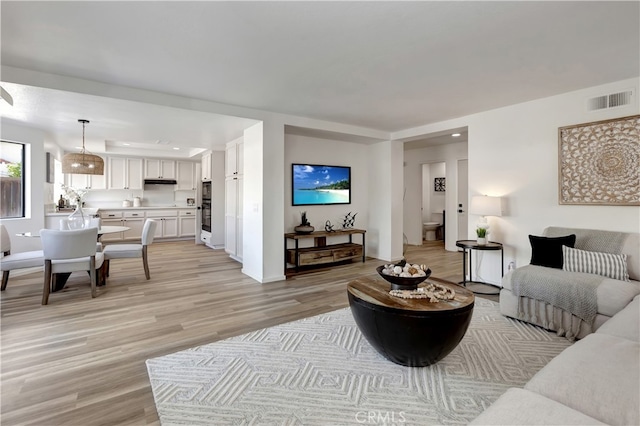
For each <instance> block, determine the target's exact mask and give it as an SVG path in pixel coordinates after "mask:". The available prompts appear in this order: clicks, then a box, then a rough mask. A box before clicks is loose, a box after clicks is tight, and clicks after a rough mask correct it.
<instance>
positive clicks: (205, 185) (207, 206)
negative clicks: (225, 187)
mask: <svg viewBox="0 0 640 426" xmlns="http://www.w3.org/2000/svg"><path fill="white" fill-rule="evenodd" d="M200 211H201V215H202V216H201V218H202V230H203V231H207V232H211V182H202V209H201V210H200Z"/></svg>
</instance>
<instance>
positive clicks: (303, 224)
mask: <svg viewBox="0 0 640 426" xmlns="http://www.w3.org/2000/svg"><path fill="white" fill-rule="evenodd" d="M300 219H301V220H300V225H298V226H296V227H295V228H293V230H294V231H296V234H310V233H312V232H313V231H314V230H315V229H316V228H314V227H313V226H311V223H309V221H308V220H307V212H300Z"/></svg>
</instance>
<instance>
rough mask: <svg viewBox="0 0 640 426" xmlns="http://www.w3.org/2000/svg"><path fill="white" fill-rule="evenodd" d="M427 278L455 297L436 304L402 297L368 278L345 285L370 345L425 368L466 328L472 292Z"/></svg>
mask: <svg viewBox="0 0 640 426" xmlns="http://www.w3.org/2000/svg"><path fill="white" fill-rule="evenodd" d="M431 281H433V282H435V283H437V284H440V285H443V286H445V287H452V288H453V289H454V290H455V292H456V297H455V298H454V299H453V300H450V301H441V302H437V303H432V302H429V301H428V299H402V298H398V297H394V296H391V295H390V294H389V289H390V285H389V283H387V282H385V281H381V280H373V279H370V278H358V279H356V280H354V281H352V282H350V283H349V285H348V287H347V294H348V296H349V305H350V306H351V313H352V314H353V318H354V319H355V322H356V324H357V325H358V328H359V329H360V331H361V332H362V334H363V335H364V337H365V338H366V339H367V341H368V342H369V343H370V344H371V346H373V347H374V348H375V349H376V350H377V351H378V352H379V353H380V354H381V355H383V356H384V357H386V358H388V359H389V360H391V361H393V362H395V363H396V364H401V365H405V366H409V367H424V366H427V365H431V364H434V363H436V362H438V361H440V360H441V359H443V358H444V357H446V356H447V355H449V353H450V352H451V351H452V350H453V349H455V347H456V346H458V343H460V341H461V340H462V338H463V337H464V335H465V333H466V331H467V328H468V327H469V323H470V322H471V316H472V314H473V305H474V296H473V293H471V292H470V291H468V290H466V289H465V288H463V287H461V286H459V285H457V284H454V283H450V282H448V281H444V280H440V279H437V278H432V279H431Z"/></svg>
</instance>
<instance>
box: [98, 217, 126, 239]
mask: <svg viewBox="0 0 640 426" xmlns="http://www.w3.org/2000/svg"><path fill="white" fill-rule="evenodd" d="M122 219H123V213H122V212H121V211H101V212H100V226H124V225H123V224H122ZM122 239H123V236H122V232H114V233H113V234H104V235H103V236H102V237H100V241H102V242H103V243H106V242H110V241H122Z"/></svg>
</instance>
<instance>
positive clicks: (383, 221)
mask: <svg viewBox="0 0 640 426" xmlns="http://www.w3.org/2000/svg"><path fill="white" fill-rule="evenodd" d="M367 153H368V157H367V162H368V172H369V173H368V179H369V206H368V208H369V227H368V228H367V250H368V252H367V254H368V255H369V256H371V257H375V258H378V259H382V260H385V261H388V262H394V261H397V260H400V259H402V256H403V253H402V249H403V244H402V243H403V238H402V234H403V232H402V223H403V211H404V209H403V205H402V197H403V194H404V190H403V184H402V183H403V175H402V172H403V162H402V159H403V152H402V143H401V142H398V141H386V142H380V143H377V144H374V145H371V146H369V148H368V150H367Z"/></svg>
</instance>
